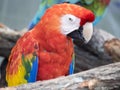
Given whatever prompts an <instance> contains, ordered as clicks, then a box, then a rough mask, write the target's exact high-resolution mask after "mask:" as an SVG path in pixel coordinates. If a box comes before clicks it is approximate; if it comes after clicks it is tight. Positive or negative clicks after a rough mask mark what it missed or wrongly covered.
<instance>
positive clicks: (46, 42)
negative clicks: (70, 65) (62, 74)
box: [30, 28, 73, 52]
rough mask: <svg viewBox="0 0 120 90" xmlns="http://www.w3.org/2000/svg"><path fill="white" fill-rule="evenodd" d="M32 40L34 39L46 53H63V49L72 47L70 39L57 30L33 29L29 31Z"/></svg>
mask: <svg viewBox="0 0 120 90" xmlns="http://www.w3.org/2000/svg"><path fill="white" fill-rule="evenodd" d="M30 32H31V35H32V36H33V38H34V39H36V40H37V41H38V42H39V43H40V44H41V45H42V46H44V47H42V48H44V49H45V50H47V51H51V50H52V51H54V52H64V50H63V49H64V48H67V47H69V46H71V47H73V43H72V39H71V38H70V37H67V36H65V35H63V34H61V33H60V32H58V31H57V30H44V29H37V28H34V29H33V30H31V31H30Z"/></svg>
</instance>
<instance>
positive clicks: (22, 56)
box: [6, 34, 38, 86]
mask: <svg viewBox="0 0 120 90" xmlns="http://www.w3.org/2000/svg"><path fill="white" fill-rule="evenodd" d="M37 45H38V44H37V42H36V41H35V40H34V39H33V38H32V37H31V36H29V34H25V35H24V36H23V37H22V38H20V39H19V40H18V42H17V44H16V45H15V47H14V48H13V49H12V51H11V55H10V57H9V61H8V65H7V68H6V81H7V83H8V86H16V85H18V84H24V83H28V82H34V81H36V77H37V71H38V56H37V52H36V50H37V48H38V46H37Z"/></svg>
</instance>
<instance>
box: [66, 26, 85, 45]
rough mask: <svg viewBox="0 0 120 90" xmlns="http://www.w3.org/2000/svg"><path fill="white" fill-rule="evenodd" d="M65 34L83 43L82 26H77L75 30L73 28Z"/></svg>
mask: <svg viewBox="0 0 120 90" xmlns="http://www.w3.org/2000/svg"><path fill="white" fill-rule="evenodd" d="M67 36H69V37H71V38H72V39H73V40H75V41H77V42H79V43H80V44H84V43H85V38H84V37H83V27H79V28H78V29H77V30H74V31H73V32H71V33H69V34H68V35H67Z"/></svg>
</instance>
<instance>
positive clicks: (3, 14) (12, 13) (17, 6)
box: [0, 0, 120, 38]
mask: <svg viewBox="0 0 120 90" xmlns="http://www.w3.org/2000/svg"><path fill="white" fill-rule="evenodd" d="M39 3H40V0H0V22H1V23H4V24H5V25H7V26H8V27H10V28H12V29H18V30H21V29H23V28H25V27H28V25H29V23H30V21H31V20H32V18H33V17H34V15H35V13H36V12H37V9H38V7H39ZM96 27H98V28H101V29H104V30H106V31H107V32H110V33H111V34H113V35H115V36H116V37H118V38H120V0H111V2H110V5H109V7H108V10H107V12H106V14H105V16H104V18H103V19H102V20H101V22H99V23H98V24H97V26H96Z"/></svg>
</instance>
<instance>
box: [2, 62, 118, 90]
mask: <svg viewBox="0 0 120 90" xmlns="http://www.w3.org/2000/svg"><path fill="white" fill-rule="evenodd" d="M12 89H14V90H120V62H118V63H113V64H109V65H105V66H101V67H97V68H94V69H91V70H88V71H83V72H80V73H77V74H74V75H70V76H66V77H60V78H56V79H53V80H47V81H38V82H35V83H29V84H24V85H20V86H17V87H13V88H12ZM3 90H4V89H3ZM7 90H9V88H7ZM10 90H11V88H10Z"/></svg>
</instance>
